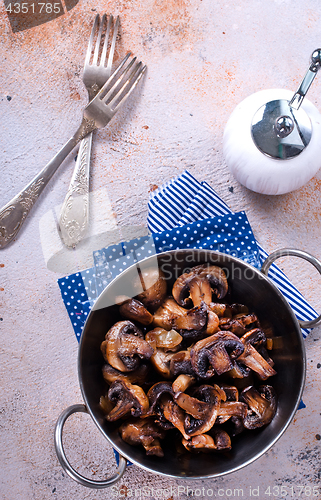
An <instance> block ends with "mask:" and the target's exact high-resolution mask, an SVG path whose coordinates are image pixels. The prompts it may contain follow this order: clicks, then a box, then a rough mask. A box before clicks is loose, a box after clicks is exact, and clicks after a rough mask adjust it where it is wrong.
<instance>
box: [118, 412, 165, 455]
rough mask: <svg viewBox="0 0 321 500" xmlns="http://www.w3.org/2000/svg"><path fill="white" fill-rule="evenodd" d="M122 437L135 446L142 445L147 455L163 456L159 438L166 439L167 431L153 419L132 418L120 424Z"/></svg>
mask: <svg viewBox="0 0 321 500" xmlns="http://www.w3.org/2000/svg"><path fill="white" fill-rule="evenodd" d="M119 431H120V435H121V437H122V439H123V440H124V441H125V442H126V443H128V444H130V445H134V446H139V445H142V446H143V447H144V448H145V450H146V455H155V456H157V457H163V456H164V452H163V450H162V448H161V445H160V442H159V439H164V437H165V434H166V431H164V430H163V429H160V428H159V427H158V426H157V425H156V424H155V423H154V422H153V420H152V419H149V418H146V419H131V420H129V421H127V422H125V423H123V424H122V425H121V426H120V429H119Z"/></svg>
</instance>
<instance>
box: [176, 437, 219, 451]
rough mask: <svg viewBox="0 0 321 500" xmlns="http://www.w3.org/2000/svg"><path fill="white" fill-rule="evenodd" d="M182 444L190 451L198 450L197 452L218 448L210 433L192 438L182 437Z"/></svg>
mask: <svg viewBox="0 0 321 500" xmlns="http://www.w3.org/2000/svg"><path fill="white" fill-rule="evenodd" d="M182 444H183V446H185V448H186V449H187V450H188V451H194V452H195V451H196V452H200V451H202V452H204V451H205V452H206V451H213V450H216V449H217V447H216V444H215V443H214V439H213V438H212V437H211V436H209V435H208V434H200V435H198V436H194V437H192V438H191V439H184V438H183V439H182Z"/></svg>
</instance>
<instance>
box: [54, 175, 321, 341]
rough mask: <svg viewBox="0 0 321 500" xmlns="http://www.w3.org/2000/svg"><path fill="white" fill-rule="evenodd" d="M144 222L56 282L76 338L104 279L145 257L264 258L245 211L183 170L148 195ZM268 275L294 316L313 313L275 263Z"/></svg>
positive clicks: (251, 260)
mask: <svg viewBox="0 0 321 500" xmlns="http://www.w3.org/2000/svg"><path fill="white" fill-rule="evenodd" d="M147 223H148V229H149V231H150V235H149V236H146V237H140V238H136V239H133V240H130V241H124V242H120V243H118V244H116V245H111V246H109V247H108V248H103V249H100V250H97V251H95V252H94V254H93V258H94V266H93V267H91V268H89V269H85V270H84V271H79V272H77V273H74V274H71V275H69V276H65V277H64V278H61V279H59V280H58V285H59V287H60V291H61V295H62V299H63V302H64V304H65V307H66V309H67V312H68V314H69V318H70V320H71V324H72V327H73V329H74V332H75V334H76V337H77V340H78V341H79V340H80V336H81V332H82V329H83V326H84V324H85V321H86V318H87V316H88V314H89V311H90V309H91V307H92V305H93V303H94V301H95V299H96V298H97V297H98V296H99V294H100V293H101V292H102V291H103V290H104V288H105V287H106V286H107V285H108V283H109V282H110V281H111V280H112V279H114V278H115V277H116V276H118V274H120V273H121V272H122V271H123V270H124V269H126V268H128V267H129V266H131V265H132V264H134V263H136V262H139V261H140V260H143V259H144V258H146V257H148V256H150V255H155V254H157V253H160V252H164V251H167V250H177V249H183V248H204V249H209V250H217V251H220V252H223V253H226V254H229V255H232V256H235V257H238V258H240V259H242V260H244V261H245V262H248V263H250V264H251V265H253V266H254V267H256V268H258V269H260V267H261V265H262V263H263V261H264V260H265V259H266V257H267V256H268V254H267V253H266V252H265V250H264V249H263V248H262V247H261V246H260V244H259V243H258V242H257V241H256V239H255V237H254V234H253V231H252V228H251V226H250V223H249V221H248V219H247V216H246V214H245V213H244V212H237V213H233V212H232V211H231V210H230V208H229V207H228V205H227V204H226V203H225V202H224V201H223V200H222V199H221V198H220V197H219V196H218V195H217V193H216V192H215V191H214V189H213V188H211V186H209V185H208V184H207V183H206V182H199V181H197V180H196V179H195V178H194V177H193V176H192V175H191V174H190V172H188V171H187V170H186V171H184V172H183V173H182V174H180V175H179V176H177V177H175V178H174V179H172V180H170V181H169V182H167V183H165V184H163V185H162V186H161V187H160V188H158V189H157V190H155V191H154V192H153V193H152V194H151V196H150V199H149V203H148V217H147ZM268 276H269V278H270V279H271V280H272V281H273V282H274V283H275V285H276V286H277V287H278V288H279V290H280V291H281V292H282V293H283V295H284V296H285V298H286V299H287V301H288V303H289V304H290V306H291V307H292V309H293V311H294V313H295V315H296V317H297V318H298V319H299V320H304V321H308V320H311V319H314V318H317V317H318V314H317V312H316V311H315V310H314V309H313V308H312V307H311V306H310V304H309V303H308V302H307V301H306V300H305V299H304V297H303V296H302V295H301V293H300V292H299V291H298V290H297V289H296V288H295V287H294V286H293V285H292V283H291V282H290V281H289V280H288V278H287V277H286V275H285V274H284V273H283V272H282V271H281V270H280V269H279V268H278V267H277V266H276V264H272V266H271V267H270V270H269V274H268ZM309 332H310V329H302V335H303V337H304V338H305V337H306V336H307V335H308V333H309Z"/></svg>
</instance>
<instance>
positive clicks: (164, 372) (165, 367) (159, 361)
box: [151, 349, 176, 378]
mask: <svg viewBox="0 0 321 500" xmlns="http://www.w3.org/2000/svg"><path fill="white" fill-rule="evenodd" d="M175 354H176V353H173V352H165V351H164V349H156V351H154V353H153V355H152V357H151V362H152V365H153V367H154V368H155V370H156V372H157V373H158V374H159V375H161V376H162V377H164V378H171V371H170V363H171V359H172V357H173V356H174V355H175Z"/></svg>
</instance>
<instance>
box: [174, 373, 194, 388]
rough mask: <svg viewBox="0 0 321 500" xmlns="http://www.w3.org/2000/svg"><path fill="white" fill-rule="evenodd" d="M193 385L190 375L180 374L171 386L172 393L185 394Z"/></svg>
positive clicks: (192, 378)
mask: <svg viewBox="0 0 321 500" xmlns="http://www.w3.org/2000/svg"><path fill="white" fill-rule="evenodd" d="M194 383H195V378H194V377H192V375H186V374H185V373H181V375H178V377H177V378H176V379H175V380H174V382H173V384H172V389H173V391H174V392H185V391H186V389H188V388H189V387H190V386H191V385H193V384H194Z"/></svg>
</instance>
